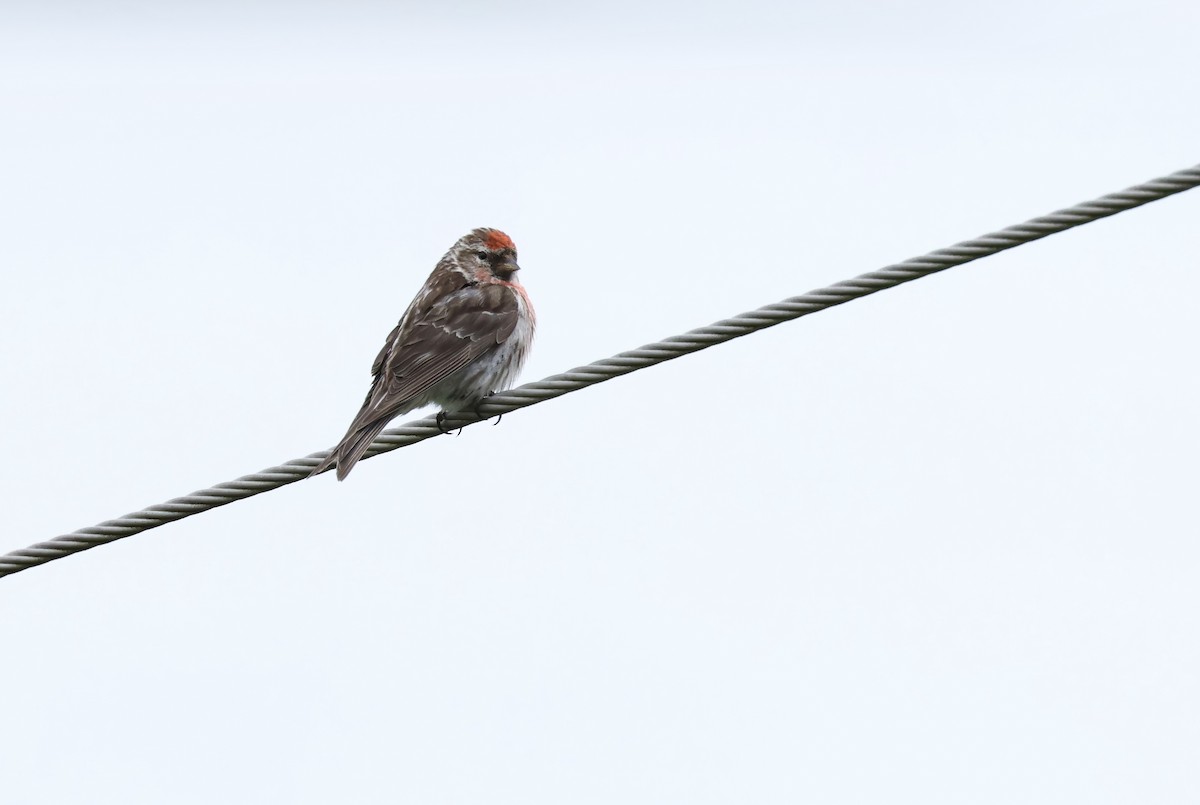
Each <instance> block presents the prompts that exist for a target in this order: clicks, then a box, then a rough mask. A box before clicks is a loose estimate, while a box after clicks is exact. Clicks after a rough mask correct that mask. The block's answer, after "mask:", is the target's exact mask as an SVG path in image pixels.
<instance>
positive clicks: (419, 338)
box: [312, 228, 536, 481]
mask: <svg viewBox="0 0 1200 805" xmlns="http://www.w3.org/2000/svg"><path fill="white" fill-rule="evenodd" d="M518 270H519V266H518V265H517V248H516V246H515V245H514V244H513V242H512V240H511V239H510V238H509V237H508V235H505V234H504V233H503V232H501V231H499V230H497V229H486V228H485V229H475V230H472V231H471V232H470V233H468V234H466V235H464V236H463V237H462V238H460V239H459V240H458V242H457V243H455V244H454V246H452V247H451V248H450V251H448V252H446V255H445V256H444V257H443V258H442V259H441V260H440V261H438V264H437V267H436V268H434V269H433V273H432V274H430V275H429V279H428V280H426V281H425V285H424V286H423V287H422V288H421V290H420V291H419V292H418V293H417V296H416V298H415V299H413V301H412V304H410V305H409V306H408V310H406V311H405V313H404V316H403V317H402V318H401V319H400V323H399V324H397V325H396V327H395V329H393V330H392V332H391V335H389V336H388V339H387V342H386V343H385V344H384V345H383V349H382V350H380V352H379V356H378V357H376V358H375V363H374V365H372V367H371V373H372V374H373V375H374V381H373V382H372V383H371V391H370V392H369V393H368V394H367V398H366V400H365V401H364V402H363V405H362V408H361V409H360V410H359V412H358V416H356V417H355V418H354V421H353V422H352V423H350V428H349V430H347V431H346V435H345V436H344V437H342V440H341V442H339V443H338V445H337V447H335V448H334V449H333V451H332V452H331V453H330V454H329V457H328V458H326V459H325V460H324V461H322V462H321V463H320V464H318V465H317V467H316V469H314V470H313V471H312V474H313V475H316V474H317V473H320V472H324V471H325V470H327V469H329V468H330V467H333V466H336V467H337V477H338V480H339V481H340V480H342V479H344V478H345V477H346V476H347V475H348V474H349V473H350V470H351V469H353V468H354V465H355V464H356V463H357V462H358V460H359V459H360V458H362V456H363V454H364V453H365V452H366V451H367V448H368V447H370V445H371V442H372V441H373V440H374V439H375V437H376V436H378V435H379V433H380V431H382V430H383V429H384V428H385V427H386V426H387V424H388V422H390V421H391V420H392V419H394V418H395V417H397V416H399V415H400V414H403V413H406V412H408V411H411V410H413V409H414V408H420V407H422V406H425V405H430V404H437V405H440V406H441V407H442V409H443V410H447V411H454V410H463V409H467V408H471V407H473V406H475V405H477V404H478V403H479V402H480V401H481V400H482V399H483V398H484V397H486V396H487V395H488V394H490V393H492V392H493V391H500V390H503V389H506V388H508V387H509V386H510V385H511V384H512V382H513V381H514V380H516V378H517V375H518V374H519V373H520V371H521V365H522V364H523V363H524V362H525V358H526V356H527V355H528V353H529V346H530V344H531V343H532V341H533V331H534V326H535V324H536V319H535V316H534V312H533V305H532V304H530V302H529V297H528V295H526V293H525V289H524V288H523V287H521V284H520V283H519V282H518V281H517V279H516V272H517V271H518Z"/></svg>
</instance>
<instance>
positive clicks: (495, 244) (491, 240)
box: [486, 229, 517, 251]
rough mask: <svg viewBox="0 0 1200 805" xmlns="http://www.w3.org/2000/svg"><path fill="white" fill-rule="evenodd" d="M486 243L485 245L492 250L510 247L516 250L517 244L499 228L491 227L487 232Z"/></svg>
mask: <svg viewBox="0 0 1200 805" xmlns="http://www.w3.org/2000/svg"><path fill="white" fill-rule="evenodd" d="M486 244H487V247H488V248H489V249H492V250H493V251H497V250H499V249H512V250H514V251H516V248H517V244H515V243H513V242H512V238H510V237H509V236H508V235H506V234H504V233H503V232H501V231H500V230H499V229H493V230H492V231H490V232H488V236H487V241H486Z"/></svg>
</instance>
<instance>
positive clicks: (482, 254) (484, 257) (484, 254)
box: [475, 251, 488, 262]
mask: <svg viewBox="0 0 1200 805" xmlns="http://www.w3.org/2000/svg"><path fill="white" fill-rule="evenodd" d="M475 256H476V257H478V258H479V259H480V260H483V261H484V262H487V259H488V253H487V252H484V251H479V252H475Z"/></svg>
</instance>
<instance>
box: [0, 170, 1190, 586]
mask: <svg viewBox="0 0 1200 805" xmlns="http://www.w3.org/2000/svg"><path fill="white" fill-rule="evenodd" d="M1196 186H1200V165H1197V166H1195V167H1192V168H1187V169H1185V170H1181V171H1178V172H1176V173H1172V174H1169V175H1167V176H1163V177H1161V178H1159V179H1153V180H1151V181H1149V182H1146V183H1144V184H1140V185H1135V186H1134V187H1130V188H1128V189H1127V190H1122V191H1120V192H1117V193H1110V194H1109V195H1107V196H1101V197H1100V198H1097V199H1094V200H1092V201H1085V202H1083V203H1082V204H1077V205H1075V206H1073V207H1068V208H1066V209H1063V210H1059V211H1058V212H1054V213H1051V214H1050V215H1044V216H1042V217H1040V218H1034V219H1033V220H1030V221H1026V222H1025V223H1023V224H1017V225H1016V226H1010V227H1008V228H1007V229H1001V230H999V231H998V232H993V233H991V234H989V235H984V236H983V237H979V238H975V239H973V240H966V241H963V242H962V243H958V244H955V245H954V246H950V247H948V248H945V249H938V250H937V251H934V252H930V253H929V254H926V255H923V256H921V257H914V258H912V259H909V260H905V261H904V262H903V263H896V264H894V265H890V266H887V267H886V268H882V269H880V270H878V271H872V272H870V273H868V274H862V275H860V276H857V277H854V278H853V279H849V280H845V281H843V282H839V283H836V284H834V285H830V286H828V287H826V288H821V289H819V290H815V291H811V292H809V293H806V294H803V295H802V296H794V297H792V298H791V299H785V300H783V301H782V302H777V303H775V304H773V305H767V306H765V307H760V308H759V309H757V310H752V311H750V312H749V313H743V314H741V315H740V316H734V317H733V318H730V319H724V320H723V321H719V322H716V323H715V324H710V325H709V326H707V327H700V328H697V329H695V330H691V331H689V332H686V333H684V334H682V335H675V336H671V337H670V338H666V339H663V340H662V341H659V342H657V343H654V344H647V345H645V346H643V347H640V348H639V349H633V350H629V351H628V352H622V353H620V354H619V355H614V356H613V357H611V358H605V359H603V360H599V361H596V362H595V363H589V364H588V365H587V366H580V367H577V368H575V369H572V370H571V371H569V372H563V373H562V374H558V375H552V376H550V377H547V378H546V379H545V380H539V381H537V382H536V383H526V384H525V385H524V386H521V387H519V388H515V389H511V390H509V391H506V392H503V393H500V394H496V395H494V396H492V397H489V398H488V399H487V401H486V402H484V403H483V404H482V405H480V407H479V410H480V413H481V414H482V416H479V415H476V414H474V413H470V412H457V413H450V414H447V416H446V418H445V425H446V426H447V427H450V428H458V427H462V426H466V425H471V424H474V423H476V422H479V421H480V420H482V419H486V418H488V417H491V416H497V415H500V414H507V413H509V412H510V411H515V410H517V409H519V408H526V407H528V406H530V405H536V404H537V403H540V402H544V401H545V400H551V399H554V398H555V397H560V396H562V395H563V394H569V393H570V392H572V391H578V390H579V389H582V388H586V387H587V386H592V385H595V384H596V383H603V382H604V381H605V380H611V379H612V378H614V377H620V376H621V375H625V374H629V373H630V372H635V371H637V370H638V369H645V368H646V367H647V366H654V365H655V364H658V363H662V362H664V361H669V360H671V359H673V358H678V357H680V356H682V355H688V354H690V353H692V352H699V351H700V350H702V349H707V348H708V347H711V346H713V345H715V344H720V343H723V342H725V341H731V340H733V339H734V338H739V337H741V336H743V335H748V334H750V333H754V332H757V331H759V330H764V329H766V328H767V327H773V326H775V325H776V324H781V323H783V322H785V321H791V320H792V319H798V318H800V317H801V316H806V315H808V314H809V313H816V312H817V311H819V310H825V309H827V308H831V307H834V306H836V305H840V304H843V303H845V302H849V301H851V300H852V299H858V298H860V297H863V296H867V295H869V294H873V293H875V292H876V291H882V290H885V289H887V288H894V287H896V286H897V285H901V284H903V283H905V282H911V281H912V280H915V279H920V278H921V277H927V276H929V275H930V274H936V273H937V272H939V271H944V270H945V269H947V268H952V267H954V266H959V265H963V264H964V263H969V262H971V261H972V260H978V259H979V258H980V257H987V256H989V255H993V254H996V253H998V252H1002V251H1005V250H1006V249H1011V248H1013V247H1014V246H1020V245H1022V244H1024V243H1030V242H1032V241H1035V240H1040V239H1041V238H1044V237H1046V236H1047V235H1053V234H1055V233H1058V232H1063V231H1065V230H1067V229H1071V228H1073V227H1077V226H1080V225H1082V224H1086V223H1091V222H1092V221H1097V220H1099V219H1101V218H1107V217H1108V216H1110V215H1116V214H1117V213H1119V212H1124V211H1125V210H1131V209H1133V208H1135V207H1140V206H1142V205H1143V204H1148V203H1150V202H1151V201H1157V200H1159V199H1162V198H1166V197H1167V196H1172V195H1175V194H1176V193H1182V192H1183V191H1185V190H1190V189H1192V188H1194V187H1196ZM441 433H442V431H441V429H440V428H439V427H438V424H437V422H436V419H435V418H434V417H432V416H429V417H426V418H424V419H417V420H414V421H412V422H409V423H407V424H405V425H402V426H401V427H398V428H393V429H390V430H386V431H384V432H383V433H382V434H381V435H380V436H379V437H378V438H377V439H375V441H374V442H373V443H372V444H371V449H370V450H369V451H368V452H367V454H366V457H368V458H370V457H372V456H376V455H379V454H380V453H386V452H388V451H390V450H395V449H397V448H400V447H407V446H408V445H410V444H416V443H417V442H420V441H424V440H425V439H429V438H431V437H433V436H439V435H441ZM327 455H329V452H328V451H322V452H319V453H313V454H311V455H309V456H306V457H305V458H298V459H294V460H292V461H289V462H287V463H285V464H281V465H279V466H278V467H271V468H270V469H266V470H263V471H262V472H256V473H254V474H252V475H244V476H242V477H241V478H238V479H237V480H236V481H228V482H226V483H223V484H217V485H216V486H213V487H210V488H208V489H202V490H200V491H198V492H193V493H192V494H190V495H186V496H184V497H181V498H175V499H174V500H169V501H167V502H166V503H160V504H159V505H157V506H150V507H149V508H146V509H142V510H141V511H139V512H134V513H133V514H127V515H125V516H124V517H118V518H117V519H115V520H107V521H105V522H103V523H100V524H99V525H94V526H89V527H87V528H81V529H79V530H78V531H75V532H73V533H71V534H65V535H63V536H61V537H55V538H54V539H50V540H47V541H45V542H39V543H37V544H36V545H31V546H30V547H28V548H22V549H21V550H17V551H13V552H11V553H8V554H5V555H4V556H0V576H8V575H11V574H13V573H19V572H21V571H22V570H26V569H28V568H31V567H35V566H37V565H41V564H45V563H46V562H52V561H54V560H55V559H61V558H62V557H64V556H70V555H71V554H74V553H79V552H80V551H86V550H88V549H89V548H95V547H96V546H98V545H105V544H107V543H109V542H114V541H115V540H119V539H124V538H125V537H131V536H133V535H134V534H140V533H141V532H143V531H147V530H149V529H151V528H157V527H158V526H160V525H165V524H166V523H171V522H174V521H175V520H182V519H183V518H184V517H191V516H192V515H193V514H199V513H200V512H204V511H208V510H209V509H215V508H217V507H218V506H224V505H225V504H227V503H233V502H234V501H235V500H241V499H243V498H248V497H251V496H252V495H257V494H259V493H261V492H269V491H270V490H272V489H278V488H279V487H281V486H286V485H287V484H290V483H295V482H296V481H299V480H302V479H304V478H305V477H307V476H308V474H309V472H311V471H312V469H313V468H314V467H315V466H316V465H317V463H318V462H320V460H321V459H323V458H325V457H326V456H327Z"/></svg>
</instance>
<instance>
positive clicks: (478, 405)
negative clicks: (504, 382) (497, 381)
mask: <svg viewBox="0 0 1200 805" xmlns="http://www.w3.org/2000/svg"><path fill="white" fill-rule="evenodd" d="M494 396H496V392H494V391H489V392H488V393H487V394H485V395H483V397H482V398H481V399H480V400H479V402H477V403H475V416H477V417H479V418H480V419H487V414H485V413H483V411H482V410H480V409H482V408H483V404H484V403H485V402H487V399H488V397H494ZM501 419H504V414H501V415H500V416H498V417H496V421H495V422H493V423H492V427H493V428H494V427H496V426H497V425H499V424H500V420H501Z"/></svg>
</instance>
